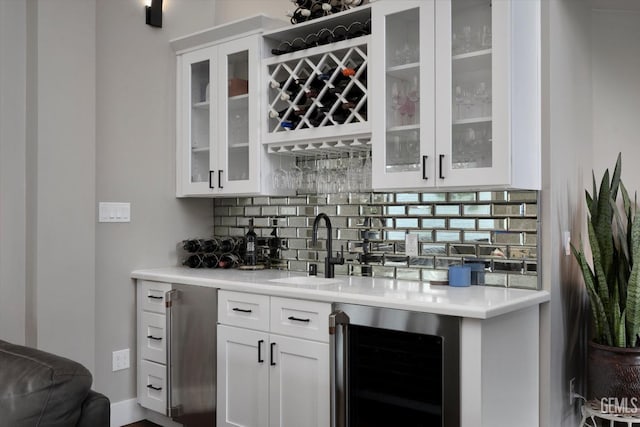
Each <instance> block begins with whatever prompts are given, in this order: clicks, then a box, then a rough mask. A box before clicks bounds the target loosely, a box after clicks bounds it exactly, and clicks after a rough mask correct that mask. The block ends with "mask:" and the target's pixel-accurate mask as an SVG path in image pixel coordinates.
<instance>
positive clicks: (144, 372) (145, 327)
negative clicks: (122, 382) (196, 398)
mask: <svg viewBox="0 0 640 427" xmlns="http://www.w3.org/2000/svg"><path fill="white" fill-rule="evenodd" d="M170 290H171V284H169V283H159V282H149V281H146V280H141V281H138V286H137V305H138V315H137V323H138V403H139V404H140V405H141V406H144V407H145V408H148V409H151V410H153V411H156V412H160V413H163V414H164V413H166V411H167V376H166V372H167V370H166V360H167V350H166V348H167V345H166V331H165V328H166V315H165V294H166V292H168V291H170Z"/></svg>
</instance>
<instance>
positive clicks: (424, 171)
mask: <svg viewBox="0 0 640 427" xmlns="http://www.w3.org/2000/svg"><path fill="white" fill-rule="evenodd" d="M428 158H429V156H422V179H429V177H428V176H427V159H428Z"/></svg>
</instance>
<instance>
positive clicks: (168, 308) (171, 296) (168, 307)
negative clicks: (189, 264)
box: [164, 289, 178, 417]
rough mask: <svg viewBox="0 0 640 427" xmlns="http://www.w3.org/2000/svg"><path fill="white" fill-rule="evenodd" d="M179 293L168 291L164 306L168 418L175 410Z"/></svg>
mask: <svg viewBox="0 0 640 427" xmlns="http://www.w3.org/2000/svg"><path fill="white" fill-rule="evenodd" d="M177 293H178V291H177V290H175V289H172V290H170V291H167V292H166V293H165V294H164V304H165V314H166V316H165V319H166V320H165V321H166V326H165V336H166V341H165V342H166V348H165V349H166V353H167V358H166V362H167V366H166V377H167V413H166V415H167V416H169V417H170V416H171V408H173V396H172V391H173V387H172V385H171V382H172V374H173V371H172V369H173V360H172V353H173V349H172V348H171V347H172V341H173V340H172V334H173V326H172V323H173V319H172V318H173V310H172V306H173V302H174V300H176V299H177V298H176V296H177Z"/></svg>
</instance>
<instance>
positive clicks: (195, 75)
mask: <svg viewBox="0 0 640 427" xmlns="http://www.w3.org/2000/svg"><path fill="white" fill-rule="evenodd" d="M215 53H216V49H215V48H213V47H212V48H206V49H200V50H196V51H193V52H188V53H185V54H183V55H181V56H180V57H179V58H178V79H177V102H178V105H177V114H178V118H177V121H176V126H177V129H176V132H177V140H176V155H177V157H178V162H177V165H178V167H177V170H176V180H177V195H178V196H189V195H203V194H212V193H213V192H214V189H213V188H211V187H212V185H210V180H211V179H212V178H214V177H213V176H212V174H211V173H210V171H211V166H212V165H211V163H210V158H211V143H212V141H215V138H214V137H212V136H213V135H216V133H215V131H216V121H215V117H216V116H217V113H216V111H215V106H216V103H215V102H212V101H214V100H216V99H218V96H217V91H218V88H217V86H216V84H215V82H216V81H217V78H216V75H217V71H216V70H217V67H216V65H217V64H216V62H215Z"/></svg>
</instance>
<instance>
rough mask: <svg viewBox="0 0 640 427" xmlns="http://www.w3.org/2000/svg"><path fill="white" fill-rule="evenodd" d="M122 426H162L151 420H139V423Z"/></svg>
mask: <svg viewBox="0 0 640 427" xmlns="http://www.w3.org/2000/svg"><path fill="white" fill-rule="evenodd" d="M122 427H161V426H159V425H158V424H156V423H152V422H151V421H147V420H144V421H138V422H137V423H133V424H127V425H126V426H122Z"/></svg>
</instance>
